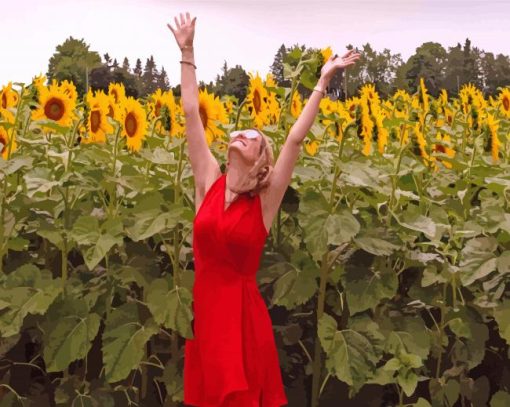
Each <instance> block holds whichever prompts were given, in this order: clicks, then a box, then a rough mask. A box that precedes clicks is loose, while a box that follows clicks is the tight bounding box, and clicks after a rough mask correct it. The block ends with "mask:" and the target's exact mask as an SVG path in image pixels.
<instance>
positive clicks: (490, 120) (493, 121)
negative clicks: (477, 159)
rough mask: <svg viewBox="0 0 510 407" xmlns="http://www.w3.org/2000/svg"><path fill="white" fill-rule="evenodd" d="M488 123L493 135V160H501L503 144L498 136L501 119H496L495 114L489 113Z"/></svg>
mask: <svg viewBox="0 0 510 407" xmlns="http://www.w3.org/2000/svg"><path fill="white" fill-rule="evenodd" d="M486 123H487V127H488V128H489V132H490V135H491V155H492V161H493V162H494V163H496V162H497V161H498V160H499V146H500V145H501V142H500V141H499V137H498V128H499V120H496V119H495V117H494V115H492V114H490V113H489V114H488V115H487V119H486Z"/></svg>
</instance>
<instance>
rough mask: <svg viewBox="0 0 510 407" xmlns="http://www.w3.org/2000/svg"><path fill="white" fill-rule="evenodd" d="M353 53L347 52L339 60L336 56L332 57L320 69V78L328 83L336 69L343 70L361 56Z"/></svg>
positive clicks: (351, 51) (352, 50)
mask: <svg viewBox="0 0 510 407" xmlns="http://www.w3.org/2000/svg"><path fill="white" fill-rule="evenodd" d="M354 51H355V50H354V49H351V50H349V51H347V53H346V54H344V56H343V57H341V58H338V55H336V54H335V55H332V56H331V57H330V58H329V59H328V60H327V61H326V63H325V64H324V65H323V67H322V69H321V78H322V79H323V80H325V81H326V82H329V81H330V80H331V78H332V77H333V75H334V74H335V72H336V70H337V69H342V70H343V69H344V68H346V67H348V66H349V65H352V64H354V63H355V62H356V61H357V60H358V58H359V57H360V55H361V54H360V53H358V52H355V53H353V52H354Z"/></svg>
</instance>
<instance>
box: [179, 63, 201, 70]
mask: <svg viewBox="0 0 510 407" xmlns="http://www.w3.org/2000/svg"><path fill="white" fill-rule="evenodd" d="M179 62H180V63H181V64H188V65H191V66H192V67H193V68H195V69H197V66H196V65H195V64H194V63H192V62H189V61H179Z"/></svg>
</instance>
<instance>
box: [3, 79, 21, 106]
mask: <svg viewBox="0 0 510 407" xmlns="http://www.w3.org/2000/svg"><path fill="white" fill-rule="evenodd" d="M18 99H19V96H18V92H16V91H15V90H14V89H12V82H9V83H8V85H7V86H4V87H3V88H2V90H1V91H0V108H2V109H8V108H10V107H16V105H17V104H18Z"/></svg>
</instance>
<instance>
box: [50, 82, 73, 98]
mask: <svg viewBox="0 0 510 407" xmlns="http://www.w3.org/2000/svg"><path fill="white" fill-rule="evenodd" d="M55 82H56V81H55V80H53V83H55ZM60 88H61V89H62V90H63V91H64V93H65V94H67V95H68V96H69V98H70V99H71V100H77V99H78V92H77V91H76V86H74V83H72V82H69V81H68V80H67V79H66V80H64V81H63V82H62V83H61V84H60Z"/></svg>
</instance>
